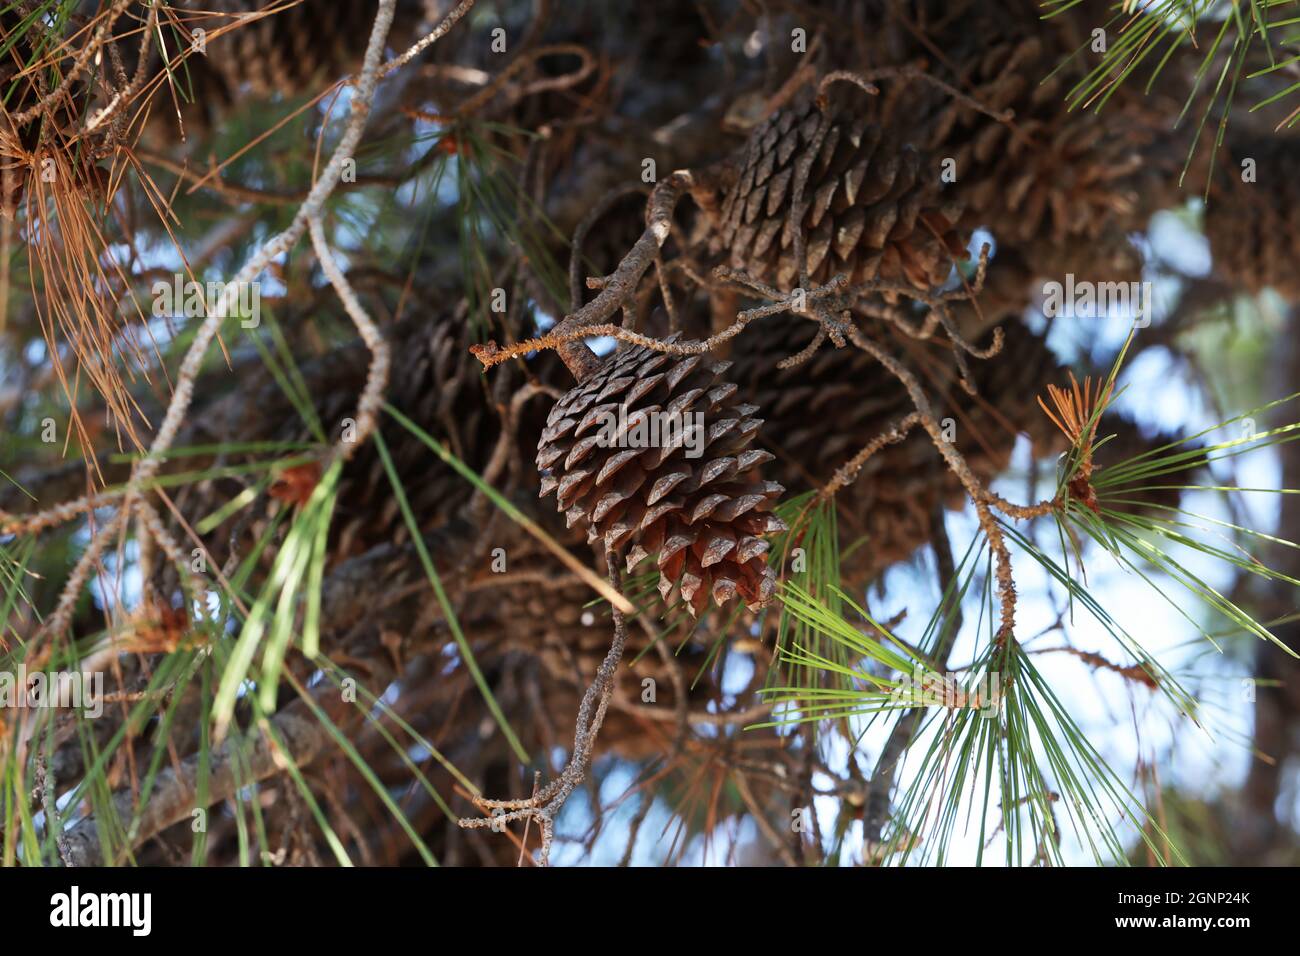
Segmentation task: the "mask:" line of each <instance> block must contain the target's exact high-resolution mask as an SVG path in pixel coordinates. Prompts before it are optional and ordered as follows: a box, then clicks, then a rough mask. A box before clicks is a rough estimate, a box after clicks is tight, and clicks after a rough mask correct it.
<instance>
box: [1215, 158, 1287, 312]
mask: <svg viewBox="0 0 1300 956" xmlns="http://www.w3.org/2000/svg"><path fill="white" fill-rule="evenodd" d="M1246 159H1252V160H1254V161H1255V181H1254V182H1250V183H1247V182H1243V181H1242V171H1243V167H1242V165H1241V164H1242V162H1243V161H1244V160H1246ZM1205 235H1206V237H1207V238H1208V239H1209V240H1210V253H1211V255H1212V256H1213V258H1214V269H1215V272H1217V273H1218V274H1219V275H1220V276H1222V277H1223V278H1224V279H1226V280H1228V281H1229V282H1232V283H1233V284H1234V285H1237V286H1239V287H1241V288H1242V289H1244V290H1246V291H1248V292H1251V293H1258V292H1260V291H1262V290H1264V289H1266V288H1272V289H1276V290H1277V292H1278V293H1279V294H1281V295H1282V296H1283V297H1285V298H1287V299H1296V298H1300V270H1297V269H1296V263H1297V261H1300V155H1298V154H1297V152H1296V144H1295V142H1293V141H1288V140H1286V139H1283V140H1276V141H1274V140H1268V139H1259V140H1254V141H1252V142H1248V143H1243V144H1240V145H1236V146H1234V147H1233V149H1232V150H1231V153H1230V155H1228V156H1222V157H1220V158H1219V171H1218V174H1217V176H1216V181H1215V190H1214V193H1213V195H1212V196H1211V197H1210V201H1209V203H1208V204H1207V205H1206V207H1205Z"/></svg>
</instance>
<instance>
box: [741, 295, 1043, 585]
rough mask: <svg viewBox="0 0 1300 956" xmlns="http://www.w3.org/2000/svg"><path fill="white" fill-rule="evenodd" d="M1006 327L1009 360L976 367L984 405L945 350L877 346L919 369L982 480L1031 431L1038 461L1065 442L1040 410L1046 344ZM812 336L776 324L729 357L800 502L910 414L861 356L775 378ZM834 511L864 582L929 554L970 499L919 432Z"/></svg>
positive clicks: (848, 491) (829, 357)
mask: <svg viewBox="0 0 1300 956" xmlns="http://www.w3.org/2000/svg"><path fill="white" fill-rule="evenodd" d="M1002 328H1003V331H1004V333H1005V335H1006V340H1005V344H1004V346H1003V349H1002V351H1001V352H1000V353H999V354H998V355H997V356H995V357H993V358H991V359H988V360H987V361H975V360H973V361H971V363H970V365H971V375H972V378H973V380H974V384H975V386H976V389H977V390H978V395H976V396H970V395H968V394H966V392H965V391H964V390H963V389H962V388H961V386H960V385H959V383H958V380H957V372H956V368H955V365H954V363H953V359H952V354H951V351H950V350H949V349H948V348H946V347H940V346H936V345H930V344H927V343H918V342H899V341H897V340H893V339H892V338H891V339H887V340H884V341H882V342H881V344H882V345H884V346H885V347H886V348H887V349H889V351H891V352H893V353H895V354H896V355H897V356H898V357H899V358H900V359H901V360H903V361H904V362H905V363H906V364H908V365H909V366H910V367H912V368H914V369H916V370H917V373H918V377H919V378H920V380H921V381H922V383H923V385H924V386H925V387H926V390H927V391H928V392H929V393H930V398H931V401H932V403H933V407H934V412H935V415H936V417H938V418H939V419H944V418H948V417H951V418H952V419H953V421H954V423H955V445H956V447H957V450H958V451H960V452H961V453H962V455H963V456H964V457H965V458H966V460H967V463H968V464H969V465H970V467H971V471H972V472H973V473H974V474H975V476H976V477H977V478H979V479H980V480H981V481H988V480H989V479H991V478H993V477H994V476H996V475H997V474H999V473H1000V472H1002V471H1003V470H1005V468H1006V467H1007V465H1008V464H1009V462H1010V459H1011V452H1012V449H1013V448H1014V447H1015V442H1016V436H1017V434H1019V433H1020V432H1021V431H1025V430H1027V431H1028V432H1029V437H1030V440H1031V442H1032V443H1033V446H1034V449H1035V452H1036V453H1037V454H1040V455H1041V454H1047V453H1050V452H1052V451H1060V450H1063V448H1064V438H1063V437H1061V436H1060V435H1059V433H1057V432H1056V431H1055V429H1054V428H1053V426H1052V425H1051V423H1050V422H1048V421H1047V419H1046V417H1045V416H1043V415H1042V413H1041V412H1040V411H1039V410H1038V407H1037V404H1036V401H1035V396H1036V395H1037V393H1038V391H1039V389H1040V383H1041V382H1042V381H1043V380H1044V379H1045V378H1046V379H1047V380H1051V378H1050V377H1051V376H1052V374H1053V373H1054V372H1056V371H1057V370H1058V369H1059V363H1058V362H1057V360H1056V358H1055V356H1054V355H1053V354H1052V352H1051V350H1050V349H1048V347H1047V343H1046V341H1045V338H1044V337H1043V336H1040V335H1035V334H1034V333H1033V332H1031V331H1030V330H1029V329H1028V327H1026V326H1025V325H1023V324H1022V323H1021V322H1019V321H1018V320H1012V321H1007V322H1003V324H1002ZM815 332H816V328H815V326H814V324H813V323H812V322H790V321H785V322H780V321H770V320H769V321H765V322H764V323H761V324H759V325H757V326H755V327H753V328H752V329H749V330H746V333H745V334H744V335H741V336H739V337H738V338H737V340H736V347H735V349H734V351H733V356H734V358H735V363H736V367H735V379H736V381H737V382H739V383H740V384H741V388H742V395H743V396H744V397H745V399H746V400H749V401H753V402H765V403H766V406H765V407H766V408H768V409H769V411H768V413H767V418H766V421H765V422H764V425H763V428H762V430H761V432H760V437H761V439H762V441H763V442H764V444H765V445H766V446H767V447H769V448H772V449H773V450H774V452H775V453H776V455H777V459H778V461H777V462H776V463H774V465H773V466H772V474H773V475H774V476H775V477H776V478H777V479H778V480H779V481H781V482H783V483H784V484H786V486H787V487H788V488H790V489H791V491H792V492H793V491H803V490H807V489H810V488H817V487H821V486H822V485H824V484H825V483H826V482H827V481H829V480H830V478H831V477H832V476H833V475H834V473H835V471H836V470H837V469H838V468H839V467H840V466H841V465H843V464H844V463H845V462H846V461H847V460H848V459H849V458H851V457H852V456H853V455H854V454H855V453H856V452H857V451H859V450H860V449H861V448H862V447H863V446H865V445H866V444H867V443H868V442H870V441H871V440H872V439H874V438H876V437H878V436H879V435H881V434H882V433H884V432H885V431H887V430H888V429H889V427H890V426H892V425H893V424H894V423H895V422H897V421H898V420H899V419H901V418H902V417H903V416H904V415H906V414H908V413H909V412H910V411H912V404H911V401H910V400H909V398H908V396H907V393H906V392H905V391H904V390H903V388H902V386H901V385H900V384H899V383H898V382H897V381H895V379H894V378H893V377H892V376H891V375H890V374H889V373H888V372H886V371H885V370H884V369H883V368H881V367H880V366H879V365H877V364H876V363H875V361H874V360H873V359H872V358H871V357H870V356H868V355H867V354H866V353H865V352H862V351H861V350H859V349H855V348H844V349H835V348H832V347H830V346H829V345H827V346H824V347H823V348H822V349H821V350H820V351H819V352H818V353H817V354H816V355H814V356H813V357H812V358H811V359H810V360H809V361H807V362H805V363H804V364H802V365H798V366H795V367H794V368H788V369H781V368H778V367H777V366H778V363H779V362H780V361H781V360H782V359H784V358H787V357H788V356H790V355H793V354H795V353H796V352H798V351H799V350H801V349H802V348H804V347H805V346H807V345H808V343H809V342H810V341H811V340H812V336H813V335H814V334H815ZM836 500H837V502H838V504H839V513H840V515H841V520H842V523H843V526H844V532H843V533H844V539H845V541H846V542H848V541H851V540H853V539H860V540H861V542H862V546H861V547H859V548H856V549H854V551H853V555H854V556H853V557H852V558H850V559H849V560H846V561H845V563H844V565H843V568H842V570H843V572H844V574H845V575H846V577H848V578H852V579H857V580H865V579H868V578H870V577H873V576H874V575H875V574H877V573H878V572H879V571H881V570H883V569H884V568H886V567H888V566H889V565H890V564H893V563H895V562H898V561H902V560H906V559H907V558H908V557H909V556H910V555H911V554H912V552H914V551H915V550H916V549H917V548H918V547H920V546H922V545H924V544H925V543H926V542H927V541H928V540H929V537H930V529H931V524H932V516H933V514H934V511H935V509H936V507H937V506H938V505H940V504H942V505H943V506H945V507H948V508H958V507H960V506H961V505H962V503H963V502H964V501H965V492H964V490H963V489H962V486H961V484H960V483H959V482H958V480H957V478H956V476H955V475H953V474H952V472H951V471H949V470H948V468H947V467H946V466H945V465H944V464H943V462H942V461H941V459H940V458H939V455H938V452H937V451H936V450H935V448H934V446H933V444H932V443H931V440H930V438H929V436H928V435H925V434H922V433H919V432H913V433H912V434H911V435H909V436H908V437H907V438H906V439H904V440H903V441H902V442H900V443H898V444H896V445H889V446H886V447H884V448H882V449H881V450H880V451H879V452H877V453H876V454H875V455H874V456H872V457H871V459H869V460H868V462H867V463H866V465H865V466H864V468H863V470H862V472H861V473H860V474H859V475H858V477H857V479H856V480H855V481H853V482H852V483H851V484H849V485H848V486H846V487H844V488H842V489H841V490H840V491H839V493H838V494H837V495H836Z"/></svg>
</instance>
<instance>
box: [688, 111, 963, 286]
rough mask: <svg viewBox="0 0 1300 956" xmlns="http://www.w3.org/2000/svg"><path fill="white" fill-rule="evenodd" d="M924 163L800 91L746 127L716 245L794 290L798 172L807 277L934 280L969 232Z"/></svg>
mask: <svg viewBox="0 0 1300 956" xmlns="http://www.w3.org/2000/svg"><path fill="white" fill-rule="evenodd" d="M823 133H824V138H822V139H821V141H820V145H817V139H818V137H819V136H822V134H823ZM814 150H815V151H814ZM928 163H929V161H928V160H923V159H922V157H921V156H920V154H919V153H917V151H916V150H915V149H913V148H912V147H911V146H908V145H904V144H900V143H899V142H897V141H896V139H895V138H894V137H893V136H892V135H891V134H889V133H887V132H885V131H884V130H882V129H881V128H880V127H879V126H876V125H875V124H872V123H870V122H868V121H867V120H866V119H865V118H862V117H860V116H857V115H854V111H853V110H851V109H850V108H849V107H847V106H844V105H834V103H832V104H831V105H828V106H827V108H826V112H825V113H823V112H822V110H821V109H819V108H818V106H817V105H816V103H815V102H814V101H813V100H812V99H811V98H810V97H805V98H804V99H803V100H802V101H801V102H797V103H796V104H794V105H792V106H790V107H788V108H786V109H783V110H781V111H779V112H778V113H776V114H775V115H774V116H772V117H771V118H769V119H768V120H767V121H766V122H764V123H762V124H761V125H759V126H758V127H757V128H756V129H755V130H754V132H753V133H752V134H750V137H749V142H748V143H747V145H746V146H745V148H744V151H743V154H742V155H741V157H740V159H739V161H738V171H737V172H736V173H735V174H734V181H732V182H730V183H726V182H724V183H723V195H722V198H721V204H720V210H719V212H718V229H717V235H716V237H715V239H714V248H715V251H717V252H725V253H727V254H728V255H729V258H730V264H731V266H732V267H733V268H736V269H740V270H743V271H745V272H747V273H748V274H750V275H751V276H753V277H754V278H757V279H761V280H764V281H769V282H771V283H772V284H774V285H776V286H777V287H778V288H780V289H782V290H789V289H791V288H793V286H794V285H795V284H796V283H797V282H798V280H799V264H798V263H797V262H796V261H795V255H794V231H793V228H792V226H791V223H790V211H791V207H792V204H793V201H794V199H793V197H794V192H795V188H794V187H795V185H796V182H795V181H796V178H797V177H798V176H799V175H800V171H801V170H803V171H806V174H807V177H808V178H807V183H806V185H805V187H804V193H803V195H804V199H805V202H806V203H807V208H806V212H805V214H804V217H803V223H802V228H803V230H804V235H805V242H806V252H807V261H808V274H809V278H810V280H811V281H812V282H813V283H815V284H821V283H824V282H826V281H827V280H828V279H830V278H831V277H832V276H833V275H835V274H836V273H840V272H843V273H847V274H848V276H849V279H850V281H852V282H854V283H859V282H865V281H868V280H871V279H877V278H879V279H882V280H884V281H887V282H895V283H907V284H910V285H912V286H914V287H917V288H921V289H928V288H931V287H933V286H935V285H939V284H941V283H942V282H943V281H944V279H945V278H947V276H948V273H949V270H950V268H951V266H952V263H953V261H954V259H957V258H962V257H964V256H965V251H966V236H964V235H962V234H960V233H959V232H958V231H957V230H956V228H955V224H956V222H957V220H958V219H959V218H960V207H958V206H957V205H956V204H955V203H953V202H952V201H951V200H949V199H947V198H946V197H941V196H940V195H939V170H938V168H937V167H935V168H933V169H931V168H929V166H928ZM706 206H707V203H706Z"/></svg>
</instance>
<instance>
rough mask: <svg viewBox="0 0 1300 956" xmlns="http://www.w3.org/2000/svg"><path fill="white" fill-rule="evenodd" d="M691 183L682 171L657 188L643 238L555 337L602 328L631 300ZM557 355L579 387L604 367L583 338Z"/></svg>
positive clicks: (564, 321) (562, 322) (560, 348)
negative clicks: (596, 327) (596, 293)
mask: <svg viewBox="0 0 1300 956" xmlns="http://www.w3.org/2000/svg"><path fill="white" fill-rule="evenodd" d="M692 183H693V179H692V177H691V172H690V170H686V169H679V170H677V172H675V173H673V174H672V175H671V176H669V177H668V178H667V179H665V180H664V181H663V182H661V183H659V184H658V185H656V186H655V188H654V192H652V193H651V194H650V201H649V203H648V204H647V206H646V228H645V232H643V233H642V234H641V238H640V239H638V240H637V241H636V245H634V246H633V247H632V248H631V250H630V251H629V252H628V254H627V255H626V256H624V257H623V261H622V262H620V263H619V264H618V268H617V269H615V270H614V273H613V275H610V276H607V277H605V278H604V279H601V280H599V282H598V285H597V286H596V287H597V288H599V289H600V290H601V292H600V295H598V296H596V298H594V299H592V300H591V301H590V302H588V303H587V304H586V305H584V306H583V307H582V308H581V309H578V310H577V311H576V312H573V313H570V314H569V315H566V316H565V317H564V318H563V319H561V320H560V323H559V325H557V326H556V327H555V334H557V335H567V334H569V333H572V332H576V331H578V330H579V329H584V328H587V327H588V326H592V325H599V324H601V323H602V322H605V321H606V320H608V319H609V317H610V316H612V315H613V314H614V313H615V312H617V311H618V310H619V309H620V308H621V307H622V306H623V304H624V303H625V302H627V301H628V300H629V299H630V298H631V297H632V295H633V294H634V293H635V292H636V287H637V285H638V284H639V283H640V282H641V277H642V276H643V275H645V272H646V270H647V269H649V268H650V265H651V263H653V262H654V261H655V258H656V257H657V256H658V255H659V250H660V249H661V248H662V247H663V244H664V242H665V241H666V240H667V239H668V234H669V232H671V231H672V218H673V210H674V209H676V208H677V202H678V200H680V199H681V198H682V195H683V194H684V193H686V192H687V191H689V190H690V188H691V185H692ZM556 351H558V352H559V353H560V358H561V359H562V360H563V361H564V364H565V366H566V367H567V368H568V369H569V371H570V372H571V373H572V374H573V377H574V378H575V379H577V380H578V383H579V384H581V383H582V382H584V381H586V380H587V379H588V378H590V377H591V376H592V375H593V374H595V372H596V370H597V369H599V368H600V367H601V365H602V364H603V362H602V360H601V358H600V357H599V356H598V355H596V353H595V352H593V351H592V350H591V349H589V348H588V347H587V345H586V343H585V342H583V340H582V339H581V338H576V339H574V340H572V341H570V342H564V343H563V344H561V345H560V346H558V348H557V349H556Z"/></svg>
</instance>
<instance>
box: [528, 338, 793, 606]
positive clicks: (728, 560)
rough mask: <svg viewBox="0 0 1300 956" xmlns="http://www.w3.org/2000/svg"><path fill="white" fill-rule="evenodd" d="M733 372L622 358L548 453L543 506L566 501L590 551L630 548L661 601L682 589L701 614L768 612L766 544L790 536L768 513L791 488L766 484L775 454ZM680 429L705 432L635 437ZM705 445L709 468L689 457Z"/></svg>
mask: <svg viewBox="0 0 1300 956" xmlns="http://www.w3.org/2000/svg"><path fill="white" fill-rule="evenodd" d="M729 365H730V363H728V362H710V361H708V360H706V359H705V358H704V357H702V356H699V355H692V356H686V357H670V356H668V355H665V354H663V353H661V352H653V351H651V350H649V349H646V348H643V347H641V346H636V347H631V348H620V349H618V350H617V351H615V352H614V353H613V354H612V355H611V356H609V357H608V358H607V359H606V360H605V362H604V363H603V365H602V366H601V367H600V369H599V370H598V371H597V372H596V373H595V374H593V375H592V376H591V377H590V378H588V379H587V381H585V382H583V383H582V384H580V385H578V386H577V387H576V388H574V389H573V390H572V391H570V392H569V393H568V394H567V395H565V396H564V397H563V398H561V399H560V400H559V401H558V402H556V404H555V407H554V408H553V409H552V410H551V413H550V416H549V417H548V419H547V427H546V430H545V431H544V432H543V433H542V437H541V441H540V442H539V443H538V446H537V448H538V451H537V467H538V470H539V471H540V472H541V475H542V486H541V495H542V497H545V496H546V495H549V494H550V493H551V492H556V495H557V499H558V505H559V509H560V510H561V511H563V512H565V518H566V521H567V524H568V525H569V526H570V527H573V526H574V525H578V524H586V525H587V528H588V540H589V541H591V542H595V541H597V540H603V543H604V546H605V547H607V548H619V547H621V546H622V545H624V544H627V543H629V542H630V543H631V545H632V547H631V549H630V551H629V553H628V556H627V565H628V568H629V569H631V568H633V567H635V566H636V565H637V564H639V563H640V562H641V561H642V560H643V559H645V558H647V557H651V556H654V557H655V558H656V563H657V564H658V567H659V575H660V579H659V592H660V594H661V595H662V596H663V597H664V599H665V600H667V599H668V598H669V595H670V594H671V593H672V591H673V588H674V586H677V587H679V588H680V594H681V597H682V598H683V599H684V600H685V602H686V603H687V605H688V606H689V608H690V610H691V612H692V613H693V614H695V615H698V614H699V613H700V612H701V611H703V610H704V608H705V607H706V606H707V604H708V601H709V598H710V596H712V598H713V600H714V601H715V602H717V603H718V604H722V603H724V602H726V601H728V600H729V599H730V598H731V597H733V596H734V595H736V594H739V595H740V596H741V597H742V598H743V599H744V600H745V601H746V602H747V603H748V604H749V605H751V606H759V605H762V604H764V603H766V602H767V601H768V599H770V598H771V596H772V594H773V591H774V589H775V576H774V574H773V572H772V571H771V569H770V568H768V566H767V564H766V563H765V561H764V560H763V555H764V554H765V553H766V551H767V549H768V542H766V541H764V540H763V539H762V535H764V534H766V533H768V532H772V531H780V530H784V525H783V524H782V522H781V521H780V519H778V518H777V517H775V516H774V515H772V514H770V513H768V512H769V511H770V509H771V508H772V506H773V505H774V504H775V501H776V498H777V496H778V495H780V494H781V492H782V491H783V490H784V489H783V488H782V487H781V486H780V485H778V484H776V483H775V482H770V481H763V480H761V479H760V478H758V476H757V475H756V473H755V469H756V468H757V467H758V466H760V465H762V464H763V463H765V462H767V461H770V460H771V459H772V455H771V453H769V452H766V451H762V450H759V449H753V448H750V447H749V444H750V442H751V440H752V439H753V437H754V435H755V434H756V433H757V431H758V429H759V427H760V426H761V425H762V421H761V420H760V419H757V418H753V417H752V416H753V414H754V412H755V411H757V406H755V405H738V404H733V403H732V402H731V398H732V396H733V395H735V393H736V391H737V388H736V386H735V385H732V384H727V383H719V380H718V379H719V376H721V375H722V373H723V372H725V371H726V370H727V368H728V367H729ZM696 415H699V416H700V418H699V419H696V418H695V416H696ZM661 416H662V417H661ZM669 420H671V421H674V422H675V423H677V425H680V426H684V427H686V428H690V427H698V428H699V431H698V432H696V433H695V435H696V436H697V437H695V438H692V437H691V436H690V435H689V433H685V432H681V430H680V428H679V429H678V431H679V434H677V435H676V436H673V439H672V440H664V441H649V442H644V443H643V442H641V441H640V440H639V439H638V438H637V436H636V433H635V432H634V431H633V429H634V428H640V427H650V428H653V427H654V423H655V422H656V421H659V422H663V421H669ZM615 421H617V427H618V433H617V434H616V435H615V434H614V433H613V431H612V430H611V429H610V428H609V425H610V424H612V423H613V422H615ZM664 434H665V436H666V435H667V433H664ZM653 437H654V436H653V434H652V435H651V438H653ZM696 440H698V441H699V442H700V443H701V444H700V447H699V448H698V451H697V454H698V456H699V457H698V459H697V458H693V457H689V454H690V445H691V444H692V443H693V441H696ZM620 444H622V445H633V444H635V445H638V446H640V447H622V448H620V447H615V446H616V445H620ZM651 446H653V447H651Z"/></svg>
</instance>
